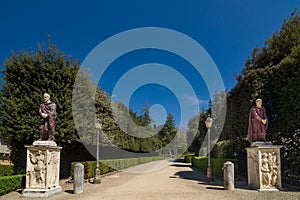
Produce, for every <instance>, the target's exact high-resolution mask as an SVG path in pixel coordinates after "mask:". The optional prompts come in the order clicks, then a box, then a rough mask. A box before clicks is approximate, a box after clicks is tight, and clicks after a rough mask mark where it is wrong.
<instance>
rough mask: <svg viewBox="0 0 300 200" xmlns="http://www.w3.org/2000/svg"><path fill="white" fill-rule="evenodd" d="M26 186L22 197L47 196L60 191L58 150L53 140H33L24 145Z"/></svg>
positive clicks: (59, 148)
mask: <svg viewBox="0 0 300 200" xmlns="http://www.w3.org/2000/svg"><path fill="white" fill-rule="evenodd" d="M25 147H26V148H27V160H26V163H27V164H26V188H25V189H24V190H23V192H22V195H23V196H24V197H49V196H51V195H53V194H55V193H57V192H61V191H62V188H61V186H60V185H59V165H60V150H61V149H62V147H57V145H56V143H55V142H53V141H35V142H34V143H33V145H26V146H25Z"/></svg>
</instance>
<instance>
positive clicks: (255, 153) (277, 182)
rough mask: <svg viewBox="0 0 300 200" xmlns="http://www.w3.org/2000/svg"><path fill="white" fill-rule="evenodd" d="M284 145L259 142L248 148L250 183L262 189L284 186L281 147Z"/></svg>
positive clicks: (251, 185)
mask: <svg viewBox="0 0 300 200" xmlns="http://www.w3.org/2000/svg"><path fill="white" fill-rule="evenodd" d="M282 147H283V146H280V145H272V144H263V143H261V144H260V143H257V144H254V145H252V146H251V147H248V148H246V150H247V161H248V185H249V186H250V187H252V188H256V189H258V190H260V191H262V190H273V191H274V190H275V191H278V190H280V189H281V188H282V183H281V163H280V148H282Z"/></svg>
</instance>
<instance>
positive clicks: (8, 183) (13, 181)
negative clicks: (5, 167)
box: [0, 174, 25, 196]
mask: <svg viewBox="0 0 300 200" xmlns="http://www.w3.org/2000/svg"><path fill="white" fill-rule="evenodd" d="M24 187H25V175H24V174H20V175H13V176H3V177H0V196H1V195H4V194H7V193H9V192H11V191H14V190H16V189H19V188H24Z"/></svg>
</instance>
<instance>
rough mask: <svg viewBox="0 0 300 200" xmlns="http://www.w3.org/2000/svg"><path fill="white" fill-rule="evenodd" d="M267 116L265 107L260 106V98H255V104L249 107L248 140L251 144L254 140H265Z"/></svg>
mask: <svg viewBox="0 0 300 200" xmlns="http://www.w3.org/2000/svg"><path fill="white" fill-rule="evenodd" d="M267 127H268V118H267V114H266V109H265V108H264V107H263V106H262V99H257V100H256V106H253V107H252V108H251V109H250V114H249V126H248V140H249V142H250V143H251V144H252V143H253V142H256V141H266V131H267Z"/></svg>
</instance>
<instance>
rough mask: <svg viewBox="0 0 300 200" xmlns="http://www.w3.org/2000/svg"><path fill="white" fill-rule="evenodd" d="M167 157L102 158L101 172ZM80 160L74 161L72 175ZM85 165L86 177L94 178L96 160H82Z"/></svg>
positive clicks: (100, 163) (100, 162) (104, 172)
mask: <svg viewBox="0 0 300 200" xmlns="http://www.w3.org/2000/svg"><path fill="white" fill-rule="evenodd" d="M163 159H165V157H163V156H156V157H140V158H124V159H111V160H100V161H99V169H100V171H101V174H106V173H109V172H113V171H116V170H121V169H125V168H128V167H132V166H135V165H139V164H143V163H147V162H152V161H156V160H163ZM77 163H79V162H73V163H72V164H71V166H72V167H71V172H70V174H71V176H72V177H73V172H74V165H75V164H77ZM80 163H81V164H83V165H84V177H85V179H88V178H93V177H94V173H95V169H96V161H86V162H80Z"/></svg>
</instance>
